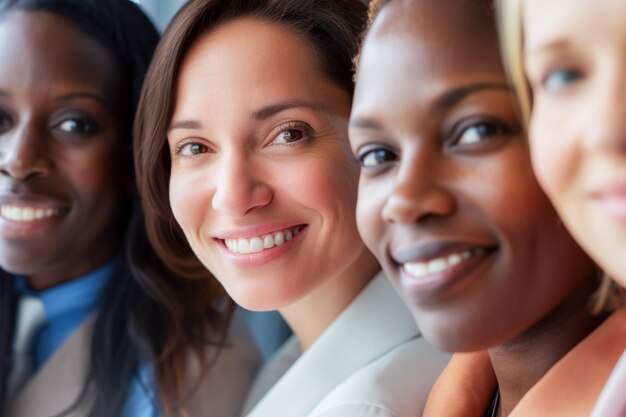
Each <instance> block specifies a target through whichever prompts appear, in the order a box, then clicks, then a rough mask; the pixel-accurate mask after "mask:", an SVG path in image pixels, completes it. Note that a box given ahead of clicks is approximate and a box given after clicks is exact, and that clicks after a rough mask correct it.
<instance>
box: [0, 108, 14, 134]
mask: <svg viewBox="0 0 626 417" xmlns="http://www.w3.org/2000/svg"><path fill="white" fill-rule="evenodd" d="M12 126H13V118H12V117H11V116H10V115H9V114H8V113H7V112H5V111H4V110H0V133H4V132H7V131H8V130H10V129H11V127H12Z"/></svg>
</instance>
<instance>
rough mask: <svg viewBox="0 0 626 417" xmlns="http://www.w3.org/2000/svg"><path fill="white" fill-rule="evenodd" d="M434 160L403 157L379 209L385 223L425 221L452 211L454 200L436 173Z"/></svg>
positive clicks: (446, 214)
mask: <svg viewBox="0 0 626 417" xmlns="http://www.w3.org/2000/svg"><path fill="white" fill-rule="evenodd" d="M436 164H437V162H436V161H433V162H430V163H428V162H425V161H421V162H420V160H418V159H417V158H413V160H406V161H403V165H402V166H401V167H400V169H399V172H398V176H397V178H396V181H395V183H394V186H393V189H392V190H391V193H390V195H389V197H388V198H387V201H386V202H385V205H384V206H383V210H382V217H383V219H384V220H385V221H386V222H388V223H418V222H420V223H424V222H427V221H429V220H431V219H436V218H443V217H446V216H450V215H452V214H453V213H454V212H455V211H456V209H457V202H456V199H455V196H454V195H453V194H452V192H451V191H450V190H449V189H448V188H446V185H445V180H444V179H443V178H442V177H441V176H440V175H439V174H438V173H437V170H436V167H435V165H436Z"/></svg>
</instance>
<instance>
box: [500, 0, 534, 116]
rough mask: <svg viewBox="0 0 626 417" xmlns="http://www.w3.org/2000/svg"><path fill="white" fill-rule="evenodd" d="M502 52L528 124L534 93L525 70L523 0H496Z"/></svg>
mask: <svg viewBox="0 0 626 417" xmlns="http://www.w3.org/2000/svg"><path fill="white" fill-rule="evenodd" d="M495 3H496V4H495V5H496V21H497V25H498V34H499V39H500V53H501V55H502V61H503V64H504V70H505V71H506V74H507V76H508V77H509V80H510V81H511V84H512V86H513V90H514V92H515V95H516V97H517V102H518V105H519V108H520V111H521V113H522V118H523V119H524V122H525V124H526V125H528V121H529V120H530V111H531V108H532V93H531V91H530V86H529V85H528V80H527V79H526V72H525V71H524V36H523V30H522V0H496V2H495Z"/></svg>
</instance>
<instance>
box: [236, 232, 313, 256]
mask: <svg viewBox="0 0 626 417" xmlns="http://www.w3.org/2000/svg"><path fill="white" fill-rule="evenodd" d="M303 227H304V226H295V227H291V228H289V229H284V230H279V231H277V232H273V233H268V234H264V235H261V236H253V237H250V238H243V237H240V238H234V239H224V244H225V245H226V247H227V248H228V250H230V251H231V252H233V253H240V254H247V253H259V252H263V251H265V250H268V249H271V248H273V247H275V246H281V245H283V244H284V243H285V242H288V241H290V240H291V239H293V238H294V237H295V236H297V235H298V233H300V231H301V230H302V228H303Z"/></svg>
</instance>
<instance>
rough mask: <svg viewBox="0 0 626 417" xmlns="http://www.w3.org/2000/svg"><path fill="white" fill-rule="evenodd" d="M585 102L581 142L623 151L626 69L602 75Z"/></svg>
mask: <svg viewBox="0 0 626 417" xmlns="http://www.w3.org/2000/svg"><path fill="white" fill-rule="evenodd" d="M602 80H603V84H602V86H598V87H597V88H595V89H594V90H595V91H594V94H593V95H592V97H593V98H592V100H591V101H590V102H589V103H588V108H587V110H586V111H587V112H588V113H587V115H588V116H587V118H585V121H586V125H585V130H584V137H583V146H584V147H585V149H586V150H587V151H596V152H610V153H613V154H622V155H626V71H624V70H622V71H621V72H620V73H619V74H614V75H613V76H608V75H607V76H605V77H603V79H602Z"/></svg>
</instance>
